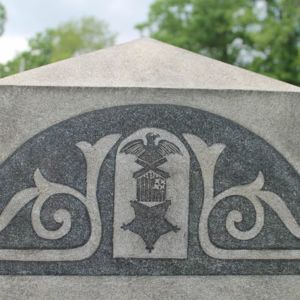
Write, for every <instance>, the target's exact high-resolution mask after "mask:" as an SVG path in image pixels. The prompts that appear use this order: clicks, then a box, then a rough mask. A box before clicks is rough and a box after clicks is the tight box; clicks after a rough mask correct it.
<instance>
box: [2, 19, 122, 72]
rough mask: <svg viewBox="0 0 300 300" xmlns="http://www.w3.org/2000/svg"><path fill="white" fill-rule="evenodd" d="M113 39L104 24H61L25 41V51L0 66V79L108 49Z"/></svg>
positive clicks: (94, 20)
mask: <svg viewBox="0 0 300 300" xmlns="http://www.w3.org/2000/svg"><path fill="white" fill-rule="evenodd" d="M115 37H116V35H115V34H114V33H111V32H110V30H109V28H108V25H107V24H106V23H105V22H103V21H99V20H97V19H95V18H93V17H85V18H82V19H80V20H77V21H70V22H67V23H64V24H62V25H60V26H58V27H57V28H53V29H47V30H45V31H44V32H41V33H38V34H36V35H35V36H34V37H33V38H31V39H29V41H28V44H29V50H27V51H24V52H22V53H20V54H18V55H17V56H16V57H15V58H14V59H13V60H11V61H9V62H7V63H6V64H2V65H1V64H0V77H5V76H8V75H11V74H15V73H18V72H19V71H24V70H29V69H32V68H36V67H39V66H43V65H46V64H49V63H53V62H56V61H59V60H62V59H66V58H69V57H72V56H76V55H79V54H83V53H87V52H90V51H93V50H97V49H101V48H104V47H108V46H111V45H113V44H114V42H115Z"/></svg>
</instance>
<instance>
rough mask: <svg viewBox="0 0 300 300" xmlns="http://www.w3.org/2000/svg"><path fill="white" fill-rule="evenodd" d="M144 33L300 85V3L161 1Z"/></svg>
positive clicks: (152, 8) (143, 27)
mask: <svg viewBox="0 0 300 300" xmlns="http://www.w3.org/2000/svg"><path fill="white" fill-rule="evenodd" d="M136 28H137V29H138V30H140V31H141V33H142V34H146V35H150V36H151V37H153V38H156V39H158V40H161V41H164V42H168V43H171V44H173V45H175V46H179V47H182V48H185V49H188V50H191V51H194V52H197V53H200V54H203V55H207V56H210V57H212V58H215V59H218V60H221V61H224V62H228V63H231V64H235V65H239V66H242V67H245V68H247V69H250V70H253V71H256V72H259V73H262V74H265V75H268V76H272V77H275V78H278V79H281V80H284V81H287V82H290V83H292V84H296V85H300V1H299V0H251V1H250V0H226V1H223V0H210V1H207V0H155V2H154V3H153V4H152V5H151V6H150V10H149V13H148V18H147V20H146V21H145V22H144V23H141V24H138V25H137V26H136Z"/></svg>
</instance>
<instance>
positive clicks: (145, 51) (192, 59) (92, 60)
mask: <svg viewBox="0 0 300 300" xmlns="http://www.w3.org/2000/svg"><path fill="white" fill-rule="evenodd" d="M0 85H16V86H71V87H74V86H76V87H79V86H80V87H146V88H147V87H148V88H178V89H218V90H222V89H227V90H228V89H230V90H261V91H263V90H264V91H298V92H299V91H300V88H298V87H296V86H293V85H290V84H287V83H284V82H281V81H278V80H274V79H271V78H268V77H265V76H262V75H259V74H256V73H253V72H249V71H246V70H244V69H241V68H238V67H235V66H231V65H229V64H225V63H223V62H220V61H217V60H214V59H210V58H208V57H205V56H202V55H198V54H195V53H192V52H190V51H186V50H183V49H180V48H177V47H174V46H171V45H169V44H165V43H162V42H159V41H156V40H153V39H148V38H143V39H138V40H135V41H132V42H129V43H125V44H122V45H118V46H114V47H111V48H107V49H102V50H99V51H96V52H92V53H89V54H86V55H81V56H78V57H75V58H71V59H67V60H64V61H60V62H58V63H54V64H50V65H47V66H43V67H40V68H37V69H33V70H30V71H26V72H23V73H20V74H17V75H14V76H10V77H7V78H4V79H2V80H0Z"/></svg>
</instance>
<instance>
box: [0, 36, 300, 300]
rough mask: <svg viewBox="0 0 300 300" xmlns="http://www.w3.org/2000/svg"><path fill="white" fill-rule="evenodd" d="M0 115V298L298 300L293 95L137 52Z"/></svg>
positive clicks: (11, 93)
mask: <svg viewBox="0 0 300 300" xmlns="http://www.w3.org/2000/svg"><path fill="white" fill-rule="evenodd" d="M0 114H1V117H0V124H1V126H0V161H1V162H0V164H1V165H0V275H1V277H0V298H3V299H10V297H11V299H16V298H23V297H24V298H30V299H42V298H51V299H83V298H85V299H102V298H103V299H104V297H105V298H106V299H184V298H187V299H211V298H214V299H237V298H238V299H282V298H284V299H299V298H300V288H299V284H300V277H298V276H297V275H298V274H300V175H299V172H300V118H299V114H300V88H298V87H295V86H292V85H289V84H287V83H284V82H280V81H277V80H274V79H271V78H268V77H264V76H262V75H258V74H255V73H251V72H249V71H246V70H243V69H240V68H237V67H234V66H230V65H227V64H224V63H222V62H218V61H215V60H212V59H209V58H207V57H203V56H200V55H197V54H194V53H191V52H188V51H185V50H182V49H179V48H176V47H173V46H170V45H167V44H164V43H161V42H158V41H155V40H151V39H141V40H137V41H133V42H130V43H126V44H123V45H119V46H115V47H112V48H108V49H104V50H100V51H97V52H94V53H91V54H87V55H83V56H79V57H76V58H72V59H69V60H65V61H62V62H58V63H55V64H52V65H48V66H45V67H41V68H38V69H34V70H31V71H27V72H24V73H20V74H18V75H15V76H11V77H8V78H4V79H2V80H0ZM7 275H10V276H7ZM73 275H76V276H73ZM215 275H219V276H215ZM245 275H246V276H245ZM271 275H276V276H271ZM283 275H289V276H283Z"/></svg>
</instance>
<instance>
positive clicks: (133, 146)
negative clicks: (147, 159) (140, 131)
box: [120, 139, 146, 156]
mask: <svg viewBox="0 0 300 300" xmlns="http://www.w3.org/2000/svg"><path fill="white" fill-rule="evenodd" d="M145 151H146V149H145V145H144V142H143V140H142V139H139V140H134V141H131V142H129V143H128V144H126V145H125V146H124V147H123V148H122V149H121V150H120V153H125V154H133V155H136V156H140V155H142V154H143V153H144V152H145Z"/></svg>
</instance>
